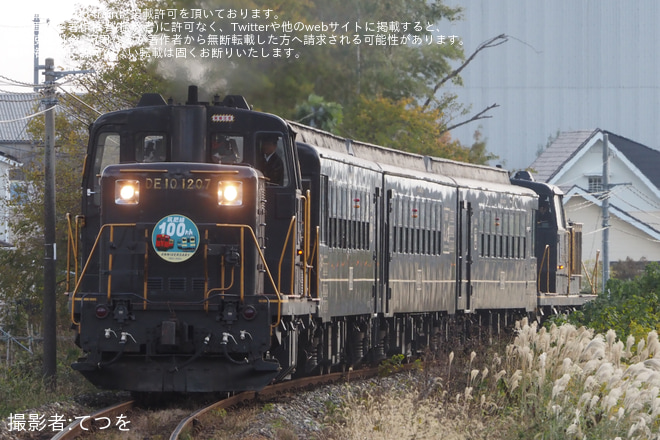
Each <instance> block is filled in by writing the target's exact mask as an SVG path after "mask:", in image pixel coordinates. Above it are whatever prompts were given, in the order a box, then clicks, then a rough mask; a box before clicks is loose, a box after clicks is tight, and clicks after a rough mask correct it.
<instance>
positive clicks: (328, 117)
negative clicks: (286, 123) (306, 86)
mask: <svg viewBox="0 0 660 440" xmlns="http://www.w3.org/2000/svg"><path fill="white" fill-rule="evenodd" d="M293 119H294V120H295V121H296V122H300V123H301V124H305V125H309V126H310V127H316V128H320V129H321V130H325V131H329V132H334V131H336V130H337V127H338V126H341V123H342V121H343V119H344V113H343V108H342V106H341V105H340V104H338V103H336V102H326V101H325V100H324V99H323V98H322V97H320V96H318V95H314V94H311V95H309V98H307V101H305V102H303V103H301V104H298V105H297V106H296V109H295V113H294V116H293Z"/></svg>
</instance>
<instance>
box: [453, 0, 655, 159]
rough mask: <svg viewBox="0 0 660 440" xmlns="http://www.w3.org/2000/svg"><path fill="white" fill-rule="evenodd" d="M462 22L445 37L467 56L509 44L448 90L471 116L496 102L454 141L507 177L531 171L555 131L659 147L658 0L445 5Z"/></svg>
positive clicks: (481, 0) (461, 1) (462, 0)
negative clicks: (495, 158) (499, 166)
mask: <svg viewBox="0 0 660 440" xmlns="http://www.w3.org/2000/svg"><path fill="white" fill-rule="evenodd" d="M445 3H446V4H447V5H451V6H461V7H463V8H464V20H462V21H461V22H458V23H452V24H449V23H443V24H442V26H441V27H442V30H443V33H445V34H447V35H452V34H453V35H457V36H459V37H461V38H462V39H463V41H464V50H465V53H466V54H467V55H469V54H470V53H472V52H473V51H474V50H475V49H476V48H477V47H478V46H479V44H480V43H482V42H483V41H485V40H487V39H489V38H492V37H494V36H496V35H499V34H503V33H504V34H507V35H509V36H510V37H511V38H510V39H509V41H508V42H507V43H506V44H504V45H501V46H498V47H495V48H491V49H488V50H486V51H483V52H481V53H480V54H479V55H478V57H477V58H476V59H475V60H474V61H473V62H472V63H471V64H470V65H469V66H468V68H467V69H466V70H464V71H463V74H462V77H463V82H464V86H463V87H452V88H451V91H453V92H455V93H456V94H457V95H458V96H459V101H460V102H462V103H464V104H471V105H472V110H473V111H474V112H476V111H480V110H481V109H483V108H485V107H486V106H488V105H491V104H493V103H497V104H499V105H500V107H498V108H496V109H494V110H492V111H491V112H490V113H489V114H490V115H492V116H493V117H492V118H491V119H487V120H482V121H479V122H477V123H471V124H468V125H467V126H463V127H460V128H458V129H456V130H454V131H453V132H452V136H454V137H455V138H457V139H459V140H461V141H462V142H463V143H466V144H469V143H471V142H472V135H473V133H474V131H475V130H476V129H477V128H479V129H480V130H481V132H482V134H483V137H485V138H486V140H487V148H488V150H489V151H490V152H493V153H495V154H497V155H499V156H500V162H503V163H504V166H505V167H506V168H509V169H521V168H525V167H527V166H529V165H530V164H531V163H532V162H533V161H534V160H535V159H536V154H537V151H538V149H539V147H541V146H545V144H546V142H547V140H548V137H549V136H554V135H556V133H557V131H573V130H583V129H593V128H595V127H601V128H603V129H605V130H609V131H612V132H616V133H618V134H620V135H621V136H624V137H627V138H629V139H633V140H635V141H636V142H640V143H642V144H645V145H648V146H650V147H652V148H658V146H659V145H660V142H658V139H660V124H659V123H658V122H660V114H659V113H660V105H659V104H660V26H658V21H660V2H658V1H657V0H634V1H623V0H552V1H549V0H453V1H452V0H447V1H445Z"/></svg>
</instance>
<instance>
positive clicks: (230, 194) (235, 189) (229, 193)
mask: <svg viewBox="0 0 660 440" xmlns="http://www.w3.org/2000/svg"><path fill="white" fill-rule="evenodd" d="M242 204H243V182H230V181H226V182H218V205H224V206H241V205H242Z"/></svg>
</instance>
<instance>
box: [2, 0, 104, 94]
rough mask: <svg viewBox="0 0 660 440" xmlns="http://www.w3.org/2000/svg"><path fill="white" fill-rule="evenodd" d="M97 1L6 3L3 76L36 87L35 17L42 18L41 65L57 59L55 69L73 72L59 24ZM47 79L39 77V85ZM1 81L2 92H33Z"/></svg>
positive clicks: (11, 0) (7, 0) (16, 0)
mask: <svg viewBox="0 0 660 440" xmlns="http://www.w3.org/2000/svg"><path fill="white" fill-rule="evenodd" d="M91 3H96V2H95V1H93V0H5V1H3V5H2V14H0V47H1V49H0V54H1V55H2V60H1V61H0V75H1V76H3V77H7V78H10V79H12V80H15V81H20V82H24V83H30V84H31V83H32V82H33V78H34V22H33V20H34V16H35V14H39V19H40V26H39V40H40V41H39V46H40V55H39V64H42V65H43V64H44V62H45V59H46V58H53V59H54V60H55V66H56V68H57V67H62V68H64V70H72V67H71V66H70V65H67V59H66V54H65V52H64V50H63V49H62V41H61V40H60V39H59V30H58V26H57V25H58V24H60V23H62V22H63V21H65V20H67V19H69V18H71V17H72V16H73V14H74V11H75V10H76V5H86V4H91ZM42 81H43V75H42V74H40V75H39V82H42ZM9 83H10V81H7V80H6V79H5V78H0V90H2V91H12V92H29V91H31V89H30V88H29V87H16V86H11V85H10V84H9Z"/></svg>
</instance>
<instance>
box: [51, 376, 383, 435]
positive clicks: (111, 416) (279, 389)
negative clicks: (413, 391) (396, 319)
mask: <svg viewBox="0 0 660 440" xmlns="http://www.w3.org/2000/svg"><path fill="white" fill-rule="evenodd" d="M377 374H378V368H368V369H361V370H354V371H348V372H344V373H331V374H325V375H321V376H313V377H306V378H301V379H296V380H292V381H288V382H282V383H278V384H274V385H269V386H267V387H266V388H264V389H263V390H262V391H260V392H258V393H257V392H255V391H246V392H243V393H240V394H237V395H234V396H231V397H228V398H225V399H222V400H219V401H217V402H214V403H212V404H210V405H207V406H204V407H202V408H200V409H198V410H196V411H194V412H192V413H190V414H189V415H188V416H186V417H184V418H183V419H181V421H180V422H179V424H178V425H177V426H176V428H175V429H174V430H173V431H172V432H171V434H170V436H169V439H170V440H178V439H179V438H180V436H182V435H183V434H189V433H191V432H192V431H193V426H194V425H195V423H197V424H198V425H197V426H200V423H199V422H200V420H201V418H202V417H203V416H204V415H206V414H207V413H209V412H211V411H213V410H223V409H224V410H227V409H230V408H232V407H234V406H236V405H239V404H244V403H250V402H255V401H257V400H259V401H263V400H269V399H274V398H276V397H277V396H278V395H281V394H283V393H286V392H290V391H292V390H299V389H306V388H308V387H316V386H321V385H326V384H329V383H333V382H338V381H351V380H360V379H366V378H369V377H373V376H376V375H377ZM137 407H138V406H137V403H136V402H135V401H134V400H130V401H126V402H123V403H119V404H116V405H113V406H110V407H108V408H104V409H102V410H99V411H97V412H95V413H94V414H91V415H90V416H89V417H85V418H79V419H77V420H76V421H74V422H73V423H71V424H69V425H68V426H66V427H65V428H64V429H63V430H62V431H60V432H59V433H58V434H57V435H55V436H54V437H52V440H72V439H76V438H85V437H89V438H91V437H90V436H91V435H93V434H94V433H95V432H98V430H99V429H105V428H99V426H103V425H105V424H107V422H106V421H108V420H117V418H118V417H122V416H125V415H126V413H127V412H130V411H131V410H133V409H135V408H137ZM129 423H130V422H129ZM106 428H107V427H106ZM113 428H114V429H115V430H117V429H118V428H117V427H114V426H113ZM128 428H130V424H129V425H128ZM202 429H203V427H202Z"/></svg>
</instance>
